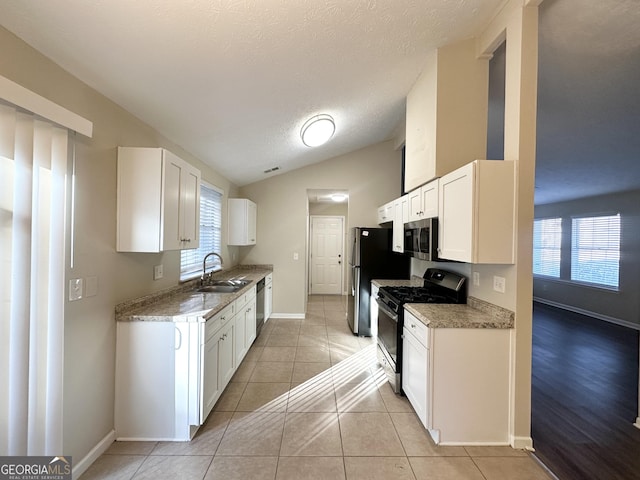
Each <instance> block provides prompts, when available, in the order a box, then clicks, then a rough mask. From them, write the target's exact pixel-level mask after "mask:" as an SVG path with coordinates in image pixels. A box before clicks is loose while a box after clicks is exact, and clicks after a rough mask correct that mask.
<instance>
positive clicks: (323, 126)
mask: <svg viewBox="0 0 640 480" xmlns="http://www.w3.org/2000/svg"><path fill="white" fill-rule="evenodd" d="M335 131H336V124H335V122H334V121H333V117H331V115H327V114H324V113H323V114H320V115H315V116H313V117H311V118H310V119H309V120H307V121H306V122H305V124H304V125H303V126H302V129H301V130H300V138H302V143H304V144H305V145H306V146H307V147H317V146H319V145H322V144H323V143H326V142H327V141H328V140H329V139H330V138H331V137H332V136H333V133H334V132H335Z"/></svg>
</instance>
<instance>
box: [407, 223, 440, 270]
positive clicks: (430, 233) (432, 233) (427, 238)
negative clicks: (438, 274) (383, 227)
mask: <svg viewBox="0 0 640 480" xmlns="http://www.w3.org/2000/svg"><path fill="white" fill-rule="evenodd" d="M404 252H405V253H406V254H408V255H411V256H412V257H414V258H419V259H420V260H432V261H434V260H437V259H438V219H437V218H426V219H424V220H418V221H417V222H408V223H405V224H404Z"/></svg>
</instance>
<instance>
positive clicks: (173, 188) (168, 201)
mask: <svg viewBox="0 0 640 480" xmlns="http://www.w3.org/2000/svg"><path fill="white" fill-rule="evenodd" d="M117 222H118V225H117V242H116V243H117V245H116V250H117V251H119V252H162V251H165V250H182V249H189V248H197V247H198V244H199V238H200V235H199V232H200V228H199V223H200V171H199V170H198V169H196V168H194V167H192V166H191V165H190V164H189V163H187V162H185V161H184V160H181V159H180V158H178V157H177V156H176V155H174V154H173V153H171V152H169V151H168V150H165V149H163V148H138V147H118V210H117Z"/></svg>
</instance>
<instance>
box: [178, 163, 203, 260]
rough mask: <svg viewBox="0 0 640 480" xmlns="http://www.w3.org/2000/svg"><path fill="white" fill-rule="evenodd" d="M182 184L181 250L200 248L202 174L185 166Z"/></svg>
mask: <svg viewBox="0 0 640 480" xmlns="http://www.w3.org/2000/svg"><path fill="white" fill-rule="evenodd" d="M181 184H182V195H181V205H180V232H181V234H180V236H181V240H182V244H181V245H182V246H181V248H198V246H199V245H200V172H198V171H197V170H195V169H194V168H191V166H190V165H187V164H185V166H184V168H183V171H182V178H181Z"/></svg>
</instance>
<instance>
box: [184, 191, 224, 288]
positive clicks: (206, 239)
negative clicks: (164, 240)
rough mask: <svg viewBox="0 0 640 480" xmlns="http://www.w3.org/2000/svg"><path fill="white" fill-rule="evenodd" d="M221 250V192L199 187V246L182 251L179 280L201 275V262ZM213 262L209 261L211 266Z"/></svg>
mask: <svg viewBox="0 0 640 480" xmlns="http://www.w3.org/2000/svg"><path fill="white" fill-rule="evenodd" d="M221 249H222V192H219V191H218V190H216V189H215V188H213V187H210V186H208V185H205V184H201V185H200V246H199V247H198V248H194V249H192V250H182V251H181V254H180V255H181V257H180V280H187V279H189V278H194V277H196V276H198V275H199V274H200V273H202V260H203V259H204V257H205V255H206V254H207V253H210V252H217V253H220V252H221ZM213 262H214V260H213V259H211V263H212V264H213Z"/></svg>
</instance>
